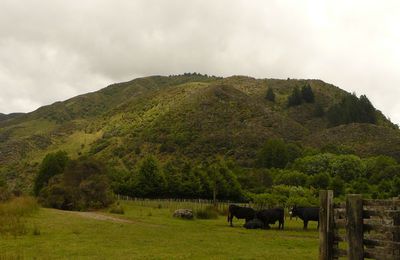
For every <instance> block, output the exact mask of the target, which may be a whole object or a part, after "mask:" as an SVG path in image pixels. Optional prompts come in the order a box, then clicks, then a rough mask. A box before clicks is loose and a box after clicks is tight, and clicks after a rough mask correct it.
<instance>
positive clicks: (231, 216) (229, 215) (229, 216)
mask: <svg viewBox="0 0 400 260" xmlns="http://www.w3.org/2000/svg"><path fill="white" fill-rule="evenodd" d="M232 219H233V215H232V214H231V213H228V222H229V223H230V226H231V227H233V225H232Z"/></svg>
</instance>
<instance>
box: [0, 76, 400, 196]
mask: <svg viewBox="0 0 400 260" xmlns="http://www.w3.org/2000/svg"><path fill="white" fill-rule="evenodd" d="M305 85H307V86H310V88H311V90H312V92H313V95H314V96H313V99H312V102H308V101H307V102H302V103H301V104H296V103H294V104H295V105H290V106H288V97H289V96H290V95H292V93H293V90H294V89H295V88H301V87H303V86H305ZM269 89H270V90H272V91H273V93H274V98H273V99H272V98H271V97H270V98H266V94H267V90H268V91H270V90H269ZM348 95H350V94H349V93H347V92H345V91H343V90H341V89H339V88H338V87H335V86H333V85H331V84H327V83H325V82H323V81H321V80H295V79H287V80H278V79H254V78H250V77H244V76H232V77H228V78H220V77H213V76H212V77H210V76H206V75H200V74H184V75H177V76H169V77H163V76H152V77H146V78H138V79H135V80H132V81H129V82H124V83H119V84H113V85H110V86H108V87H106V88H104V89H102V90H100V91H97V92H93V93H88V94H85V95H81V96H77V97H75V98H72V99H69V100H66V101H64V102H57V103H54V104H52V105H49V106H45V107H41V108H39V109H38V110H36V111H34V112H32V113H28V114H17V115H15V116H6V115H0V175H1V176H2V177H3V178H5V179H6V180H7V181H8V183H11V185H12V186H13V187H14V189H20V190H24V191H31V190H32V184H33V179H34V177H35V176H36V173H37V171H38V168H39V164H40V162H41V161H42V159H43V158H44V157H45V156H46V154H48V153H50V152H56V151H58V150H63V151H66V152H67V153H68V155H69V156H70V157H71V158H72V159H75V158H78V157H80V156H89V157H93V158H95V159H98V160H101V161H103V162H105V163H106V164H107V165H110V166H112V167H114V168H116V169H119V170H121V171H130V170H132V169H133V168H134V167H135V165H136V163H137V162H139V161H140V160H142V159H143V158H144V157H146V156H148V155H153V156H156V157H157V158H158V160H160V161H167V160H168V159H171V158H186V159H189V160H191V161H203V160H205V159H207V158H212V157H215V156H216V155H219V156H222V157H225V158H229V159H232V160H234V161H235V162H236V163H237V164H238V165H240V166H242V167H253V166H254V165H255V164H256V158H257V153H258V151H259V150H260V148H261V147H262V145H263V144H264V143H265V142H266V141H267V140H268V139H271V138H282V139H283V140H285V141H286V142H290V143H296V144H298V145H300V146H303V147H306V146H309V147H314V148H324V147H331V146H336V147H338V146H340V147H349V148H350V149H351V150H352V151H353V152H354V153H355V154H357V155H359V156H361V157H364V156H373V155H378V154H380V155H388V156H392V157H394V158H396V159H397V160H399V159H400V131H399V130H398V128H397V126H395V125H393V124H392V123H391V122H390V121H389V120H388V119H386V117H385V116H384V115H383V114H382V113H380V112H379V111H373V113H374V115H375V116H376V118H375V119H374V122H373V124H371V123H360V122H359V123H357V122H355V123H352V122H347V121H346V124H339V123H336V124H334V125H335V126H333V125H332V124H331V122H330V121H329V118H328V117H329V116H330V115H331V113H328V112H329V111H332V108H334V107H335V106H336V105H337V104H340V102H342V100H343V98H344V97H346V96H348ZM336 107H337V106H336ZM338 122H341V121H338Z"/></svg>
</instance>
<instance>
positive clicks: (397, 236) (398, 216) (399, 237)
mask: <svg viewBox="0 0 400 260" xmlns="http://www.w3.org/2000/svg"><path fill="white" fill-rule="evenodd" d="M396 200H398V198H396V199H393V210H397V209H398V207H397V206H396ZM393 226H394V227H396V226H400V213H399V212H396V213H395V214H394V215H393ZM392 240H393V242H400V232H393V237H392ZM393 255H395V256H397V257H398V258H400V247H399V246H395V247H394V248H393Z"/></svg>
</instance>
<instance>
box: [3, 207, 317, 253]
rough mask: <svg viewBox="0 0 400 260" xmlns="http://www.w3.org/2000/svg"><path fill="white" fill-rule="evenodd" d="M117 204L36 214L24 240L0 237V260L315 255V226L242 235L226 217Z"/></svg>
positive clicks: (291, 225)
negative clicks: (116, 208) (117, 209)
mask: <svg viewBox="0 0 400 260" xmlns="http://www.w3.org/2000/svg"><path fill="white" fill-rule="evenodd" d="M121 204H122V206H123V208H124V210H125V214H124V215H116V214H110V213H107V212H106V211H104V212H96V213H90V214H85V213H83V214H82V213H79V212H65V211H59V210H54V209H46V208H40V209H39V210H38V211H37V212H36V213H35V214H32V215H29V216H28V217H27V218H26V219H25V222H26V230H27V231H26V234H24V235H18V236H12V235H3V236H1V237H0V259H9V258H10V259H316V258H317V255H318V232H317V230H316V223H311V224H310V228H309V230H307V231H304V230H302V222H301V220H294V219H293V220H289V218H287V219H286V222H285V230H284V231H281V230H277V229H276V226H277V225H276V226H273V228H272V229H270V230H246V229H244V228H243V227H242V225H243V223H244V222H243V221H238V220H236V219H235V220H234V225H235V226H234V227H229V225H228V223H227V220H226V216H220V217H219V218H218V219H213V220H200V219H195V220H181V219H174V218H172V212H173V209H174V208H175V206H174V205H169V204H168V205H167V204H165V203H164V204H162V203H159V204H157V203H153V204H143V203H139V202H135V201H124V202H121ZM188 206H190V205H188ZM104 216H106V217H104ZM110 216H111V217H110ZM117 218H118V219H119V218H122V219H124V220H126V221H118V219H117Z"/></svg>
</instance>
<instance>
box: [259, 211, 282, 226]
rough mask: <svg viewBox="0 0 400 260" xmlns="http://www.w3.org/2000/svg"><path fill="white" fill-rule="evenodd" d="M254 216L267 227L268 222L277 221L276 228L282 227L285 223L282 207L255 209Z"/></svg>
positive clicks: (273, 222)
mask: <svg viewBox="0 0 400 260" xmlns="http://www.w3.org/2000/svg"><path fill="white" fill-rule="evenodd" d="M256 217H257V218H258V219H260V220H261V221H262V222H263V223H264V227H265V228H267V229H269V228H270V226H269V225H270V224H275V222H276V221H279V226H278V229H283V226H284V224H285V211H284V209H283V208H274V209H264V210H260V211H257V213H256Z"/></svg>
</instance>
